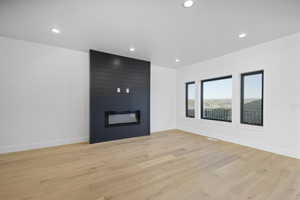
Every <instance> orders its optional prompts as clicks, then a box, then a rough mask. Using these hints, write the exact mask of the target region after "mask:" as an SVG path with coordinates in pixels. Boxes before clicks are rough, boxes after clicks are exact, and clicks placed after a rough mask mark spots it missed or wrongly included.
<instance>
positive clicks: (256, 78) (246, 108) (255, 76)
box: [241, 71, 263, 125]
mask: <svg viewBox="0 0 300 200" xmlns="http://www.w3.org/2000/svg"><path fill="white" fill-rule="evenodd" d="M241 109H242V112H241V122H242V123H245V124H252V125H262V124H263V72H262V71H260V72H253V73H247V74H243V75H242V108H241Z"/></svg>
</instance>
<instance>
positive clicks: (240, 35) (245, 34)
mask: <svg viewBox="0 0 300 200" xmlns="http://www.w3.org/2000/svg"><path fill="white" fill-rule="evenodd" d="M246 36H247V33H240V34H239V38H245V37H246Z"/></svg>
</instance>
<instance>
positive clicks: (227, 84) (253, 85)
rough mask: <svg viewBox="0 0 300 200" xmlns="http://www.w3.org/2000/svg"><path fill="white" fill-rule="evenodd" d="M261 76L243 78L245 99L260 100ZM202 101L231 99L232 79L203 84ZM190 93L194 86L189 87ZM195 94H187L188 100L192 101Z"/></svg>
mask: <svg viewBox="0 0 300 200" xmlns="http://www.w3.org/2000/svg"><path fill="white" fill-rule="evenodd" d="M261 78H262V75H261V74H255V75H251V76H246V77H245V82H244V83H245V89H244V93H245V98H247V99H248V98H261V89H262V82H261ZM203 87H204V91H205V92H204V99H228V98H232V79H223V80H218V81H209V82H205V83H204V86H203ZM189 89H190V91H193V90H194V91H195V85H189ZM194 98H195V93H193V92H189V99H194Z"/></svg>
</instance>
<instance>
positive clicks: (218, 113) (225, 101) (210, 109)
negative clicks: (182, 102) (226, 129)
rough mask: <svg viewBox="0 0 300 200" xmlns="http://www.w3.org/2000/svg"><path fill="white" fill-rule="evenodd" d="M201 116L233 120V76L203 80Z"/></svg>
mask: <svg viewBox="0 0 300 200" xmlns="http://www.w3.org/2000/svg"><path fill="white" fill-rule="evenodd" d="M201 108H202V109H201V118H202V119H210V120H219V121H228V122H231V120H232V119H231V113H232V77H231V76H228V77H222V78H216V79H210V80H205V81H202V102H201Z"/></svg>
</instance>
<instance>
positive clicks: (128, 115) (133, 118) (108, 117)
mask: <svg viewBox="0 0 300 200" xmlns="http://www.w3.org/2000/svg"><path fill="white" fill-rule="evenodd" d="M139 123H140V111H122V112H117V111H107V112H105V127H114V126H126V125H135V124H139Z"/></svg>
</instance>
